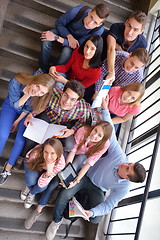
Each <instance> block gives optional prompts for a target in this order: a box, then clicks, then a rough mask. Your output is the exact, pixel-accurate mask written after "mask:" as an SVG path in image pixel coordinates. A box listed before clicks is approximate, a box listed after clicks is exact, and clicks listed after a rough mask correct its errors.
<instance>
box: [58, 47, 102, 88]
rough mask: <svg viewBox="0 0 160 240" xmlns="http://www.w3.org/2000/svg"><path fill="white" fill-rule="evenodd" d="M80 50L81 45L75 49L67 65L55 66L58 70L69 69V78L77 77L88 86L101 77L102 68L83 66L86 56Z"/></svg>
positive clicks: (65, 70)
mask: <svg viewBox="0 0 160 240" xmlns="http://www.w3.org/2000/svg"><path fill="white" fill-rule="evenodd" d="M78 50H79V47H78V48H76V49H75V50H74V51H73V53H72V56H71V58H70V59H69V60H68V62H67V63H66V64H65V65H58V66H55V67H56V71H57V72H62V73H67V72H68V71H69V73H68V74H67V75H68V79H76V80H77V81H80V82H81V83H82V84H83V85H84V87H85V88H87V87H89V86H91V85H92V84H94V83H95V82H96V81H97V80H98V79H99V78H100V75H101V68H91V67H89V68H87V69H85V68H83V61H84V56H83V55H82V54H80V53H79V52H78Z"/></svg>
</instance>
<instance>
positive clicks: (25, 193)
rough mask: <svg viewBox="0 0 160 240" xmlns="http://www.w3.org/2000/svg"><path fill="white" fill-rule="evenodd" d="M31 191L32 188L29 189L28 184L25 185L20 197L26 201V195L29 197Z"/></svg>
mask: <svg viewBox="0 0 160 240" xmlns="http://www.w3.org/2000/svg"><path fill="white" fill-rule="evenodd" d="M29 192H30V189H29V188H28V187H27V186H25V187H24V188H23V189H22V191H21V195H20V198H21V200H22V201H24V200H25V199H26V197H27V195H28V193H29Z"/></svg>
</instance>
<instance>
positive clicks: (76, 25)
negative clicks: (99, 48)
mask: <svg viewBox="0 0 160 240" xmlns="http://www.w3.org/2000/svg"><path fill="white" fill-rule="evenodd" d="M82 7H83V5H79V6H76V7H74V8H71V9H70V10H68V11H67V12H66V13H64V14H63V15H62V16H61V17H60V18H58V19H57V21H56V23H55V26H56V29H57V30H58V32H59V34H60V36H62V37H63V38H65V41H64V43H63V46H69V45H68V40H67V39H66V36H67V35H68V34H71V35H72V36H73V37H74V38H75V39H77V40H78V42H79V44H81V43H82V42H84V40H85V39H86V38H88V37H89V36H90V35H93V33H90V32H91V31H92V29H86V28H85V27H84V25H83V19H84V18H85V17H86V16H87V15H88V12H89V11H90V10H91V9H87V10H86V11H85V13H84V14H83V16H82V17H81V18H80V19H79V20H78V21H77V22H74V21H72V20H73V19H74V18H75V16H76V15H77V13H78V12H79V10H80V9H81V8H82ZM103 31H104V27H103V26H102V27H101V28H100V29H98V30H97V31H95V32H94V35H102V33H103Z"/></svg>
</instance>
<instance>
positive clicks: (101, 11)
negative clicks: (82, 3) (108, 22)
mask: <svg viewBox="0 0 160 240" xmlns="http://www.w3.org/2000/svg"><path fill="white" fill-rule="evenodd" d="M93 11H95V12H96V14H97V15H98V17H99V18H101V19H106V18H107V17H108V15H109V13H110V11H109V9H108V8H107V6H106V4H104V3H99V4H97V5H96V6H95V7H94V8H92V12H93Z"/></svg>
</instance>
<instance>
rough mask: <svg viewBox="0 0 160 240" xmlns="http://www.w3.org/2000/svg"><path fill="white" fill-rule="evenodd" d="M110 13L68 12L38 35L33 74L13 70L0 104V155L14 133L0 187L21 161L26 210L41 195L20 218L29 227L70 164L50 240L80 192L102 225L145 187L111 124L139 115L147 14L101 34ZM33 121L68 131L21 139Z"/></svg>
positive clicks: (77, 9)
mask: <svg viewBox="0 0 160 240" xmlns="http://www.w3.org/2000/svg"><path fill="white" fill-rule="evenodd" d="M108 15H109V9H108V8H107V6H106V5H105V4H102V3H100V4H98V5H96V6H95V7H94V8H93V9H91V8H89V7H87V6H82V5H79V6H76V7H73V8H72V9H70V10H68V11H67V12H66V13H64V14H63V15H62V16H61V17H60V18H58V19H57V20H56V23H55V28H54V29H51V30H49V31H45V32H43V33H42V35H41V55H40V59H39V66H40V68H39V69H38V70H37V71H36V72H35V73H33V74H32V75H28V74H26V73H22V72H20V73H17V74H16V75H15V76H14V77H13V78H12V79H11V80H10V82H9V87H8V97H7V98H6V99H5V100H4V102H3V104H2V108H1V115H0V154H2V151H3V148H4V146H5V144H6V141H7V139H8V137H9V134H10V132H14V131H17V133H16V138H15V141H14V145H13V148H12V151H11V153H10V157H9V159H8V161H7V162H6V163H5V165H4V168H3V170H2V172H1V173H0V184H4V183H5V182H6V180H7V179H8V177H9V176H10V175H11V169H12V167H13V168H14V167H15V168H16V165H19V164H20V162H22V161H23V163H24V169H25V180H26V186H25V187H24V188H23V189H22V191H21V194H20V198H21V199H22V200H23V201H24V206H25V208H30V207H31V206H32V204H33V202H34V199H35V195H36V194H38V193H41V196H40V200H39V202H38V206H37V208H36V209H35V210H34V211H33V212H32V213H31V214H30V215H29V216H28V218H27V219H26V221H25V227H26V228H27V229H29V228H31V227H32V225H33V224H34V222H36V220H37V218H38V217H39V216H40V215H41V214H42V209H43V208H44V207H45V206H46V204H47V202H48V201H49V199H50V197H51V195H52V193H53V191H54V190H55V189H56V188H57V186H59V178H58V176H57V174H58V173H59V172H60V171H61V170H63V169H64V167H65V166H67V164H68V163H72V164H73V167H74V168H75V170H76V171H77V177H76V179H75V180H74V181H73V182H71V183H70V185H69V187H68V188H67V189H65V188H63V187H61V189H60V191H59V194H58V196H57V198H56V202H55V206H54V209H53V220H52V222H51V224H50V225H49V226H48V228H47V230H46V238H47V240H52V239H54V237H55V235H56V233H57V230H58V228H59V226H60V225H61V223H62V220H63V215H64V210H65V208H66V206H67V203H68V201H69V200H70V199H71V198H72V197H73V196H74V195H75V194H76V193H77V192H79V191H80V190H81V189H84V190H85V195H87V198H88V201H87V208H88V209H85V212H86V214H87V215H88V217H89V218H90V221H91V222H93V223H99V222H100V220H101V218H102V216H103V215H105V214H107V213H108V212H109V211H111V210H112V209H113V208H114V207H115V206H116V204H117V203H118V202H119V201H120V200H121V199H122V198H123V197H124V196H125V195H126V194H127V193H128V192H129V190H130V188H131V182H143V181H144V180H145V177H146V171H145V169H144V167H143V165H142V164H141V163H139V162H134V163H130V162H128V159H127V157H126V155H125V153H124V152H123V151H122V149H121V147H120V145H119V143H118V141H117V137H116V132H115V128H114V126H115V125H116V124H120V123H122V122H125V121H127V120H128V119H130V118H132V117H133V116H134V115H135V114H138V113H139V112H140V101H141V98H142V96H143V95H144V92H145V86H144V84H142V83H141V82H142V80H143V67H144V66H145V65H146V64H147V63H148V59H149V56H148V52H147V50H146V47H147V42H146V39H145V37H144V36H143V31H144V27H145V24H146V21H147V17H146V14H145V13H143V12H141V11H136V12H133V13H132V14H131V15H130V16H129V18H128V19H127V20H126V22H125V23H114V24H112V25H111V28H110V30H106V29H104V26H103V24H104V21H105V20H106V18H107V17H108ZM57 43H59V45H61V52H60V54H59V57H58V59H57V65H54V66H50V61H51V59H52V54H51V52H52V49H53V50H54V49H55V48H56V46H57ZM104 80H108V82H109V84H110V85H111V88H110V90H109V92H108V94H107V96H106V98H103V100H102V105H101V114H102V119H101V121H99V122H97V123H96V124H95V125H92V124H91V122H92V112H93V109H92V108H91V103H92V101H93V99H95V98H96V96H97V93H98V91H99V90H100V88H101V86H102V84H103V81H104ZM33 117H35V118H39V119H42V120H44V121H46V122H48V123H55V124H60V125H65V126H66V127H67V128H65V129H64V130H63V135H62V136H59V138H55V137H52V138H49V139H47V140H46V141H45V142H44V143H43V144H37V143H36V142H34V141H32V140H30V139H27V138H25V137H24V136H23V133H24V131H25V129H26V127H27V125H28V124H29V123H30V124H31V125H32V119H33ZM53 136H54V133H53ZM17 159H18V161H17V163H16V160H17ZM108 190H110V194H109V196H108V197H107V198H106V197H105V194H104V193H105V192H106V191H108Z"/></svg>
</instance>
